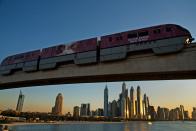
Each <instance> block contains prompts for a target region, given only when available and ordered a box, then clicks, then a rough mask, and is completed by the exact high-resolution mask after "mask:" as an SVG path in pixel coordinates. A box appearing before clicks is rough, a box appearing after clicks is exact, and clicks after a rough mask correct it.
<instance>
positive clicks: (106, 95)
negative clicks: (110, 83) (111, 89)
mask: <svg viewBox="0 0 196 131" xmlns="http://www.w3.org/2000/svg"><path fill="white" fill-rule="evenodd" d="M104 116H105V117H108V88H107V85H106V86H105V89H104Z"/></svg>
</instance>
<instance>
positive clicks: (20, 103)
mask: <svg viewBox="0 0 196 131" xmlns="http://www.w3.org/2000/svg"><path fill="white" fill-rule="evenodd" d="M24 97H25V96H24V95H23V94H22V91H20V94H19V97H18V103H17V106H16V111H18V112H22V108H23V104H24Z"/></svg>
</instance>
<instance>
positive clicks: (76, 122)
mask: <svg viewBox="0 0 196 131" xmlns="http://www.w3.org/2000/svg"><path fill="white" fill-rule="evenodd" d="M129 122H136V121H118V122H115V121H111V122H110V121H93V122H92V121H63V122H13V123H7V124H0V125H8V126H9V127H12V126H20V125H21V126H23V125H64V124H115V123H129ZM137 122H147V123H150V124H151V123H152V122H187V121H137ZM188 122H196V121H188Z"/></svg>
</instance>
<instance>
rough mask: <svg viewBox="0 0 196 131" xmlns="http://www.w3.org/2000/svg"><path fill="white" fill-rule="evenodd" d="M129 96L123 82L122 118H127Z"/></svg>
mask: <svg viewBox="0 0 196 131" xmlns="http://www.w3.org/2000/svg"><path fill="white" fill-rule="evenodd" d="M127 96H128V91H127V90H126V84H125V82H123V84H122V98H121V118H123V119H126V118H127Z"/></svg>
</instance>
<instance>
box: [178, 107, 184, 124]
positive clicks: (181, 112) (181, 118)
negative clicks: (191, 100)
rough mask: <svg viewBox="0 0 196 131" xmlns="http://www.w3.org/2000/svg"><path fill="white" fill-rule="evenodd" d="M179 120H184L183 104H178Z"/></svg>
mask: <svg viewBox="0 0 196 131" xmlns="http://www.w3.org/2000/svg"><path fill="white" fill-rule="evenodd" d="M179 117H180V120H184V106H183V105H180V113H179Z"/></svg>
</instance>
